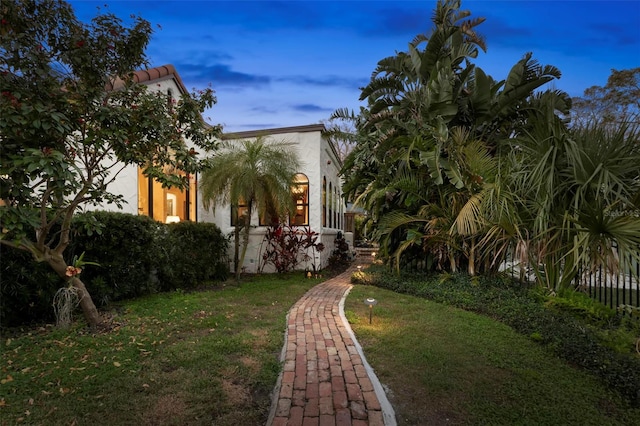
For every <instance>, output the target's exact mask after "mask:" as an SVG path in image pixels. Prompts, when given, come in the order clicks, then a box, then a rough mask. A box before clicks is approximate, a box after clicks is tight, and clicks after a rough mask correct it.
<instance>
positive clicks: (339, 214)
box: [198, 124, 345, 272]
mask: <svg viewBox="0 0 640 426" xmlns="http://www.w3.org/2000/svg"><path fill="white" fill-rule="evenodd" d="M324 131H325V127H324V125H323V124H311V125H306V126H295V127H282V128H275V129H264V130H252V131H247V132H239V133H233V134H227V135H225V136H224V138H225V139H227V140H229V141H241V140H250V139H256V138H263V140H265V141H266V142H267V143H268V142H269V141H274V142H276V141H277V142H288V143H292V144H293V146H294V149H295V150H296V151H297V154H298V158H299V159H300V160H301V164H302V168H301V170H299V171H298V173H297V175H296V178H295V185H294V186H293V187H292V195H293V196H294V198H295V200H296V211H295V214H292V215H291V217H290V219H289V224H290V225H295V226H304V227H309V228H310V229H311V230H312V231H315V232H317V233H318V234H319V237H318V241H319V242H322V243H323V245H324V246H325V247H326V249H325V250H323V251H322V252H319V253H318V252H316V253H313V256H315V258H314V259H312V260H311V261H310V262H308V265H302V264H301V265H300V267H301V268H304V267H305V266H307V267H310V265H314V264H315V265H317V266H318V267H320V268H323V267H324V266H326V264H327V259H328V257H329V256H330V254H331V252H332V251H333V249H334V240H335V238H336V236H337V234H338V232H342V230H343V228H344V210H345V205H344V201H343V198H342V184H341V180H340V177H339V176H338V172H339V170H340V167H341V162H340V157H339V156H338V153H337V151H336V149H335V146H334V145H333V144H332V143H331V141H330V140H329V139H328V138H326V137H325V136H324ZM200 208H201V210H200V212H199V213H198V217H199V218H201V219H200V220H202V221H207V222H213V223H215V224H216V225H218V227H220V229H221V230H222V231H223V232H224V233H227V234H230V233H232V232H233V230H234V220H235V217H236V215H235V212H232V209H231V206H230V205H226V206H218V207H216V209H215V211H216V213H215V215H214V214H213V213H211V212H210V211H205V210H204V208H202V206H201V204H200ZM240 209H242V206H240ZM240 213H241V212H240ZM253 215H254V216H253V217H252V218H251V223H252V224H257V226H256V227H255V228H253V229H252V230H251V237H250V241H249V245H248V248H247V254H246V257H245V261H244V265H243V266H244V269H245V271H246V272H258V271H259V270H260V268H261V267H262V263H261V259H262V250H263V246H264V245H263V240H264V236H265V233H266V231H267V225H268V224H266V223H262V222H261V220H260V218H259V217H258V213H257V212H254V213H253ZM310 254H311V253H310ZM265 271H269V269H268V268H267V269H265Z"/></svg>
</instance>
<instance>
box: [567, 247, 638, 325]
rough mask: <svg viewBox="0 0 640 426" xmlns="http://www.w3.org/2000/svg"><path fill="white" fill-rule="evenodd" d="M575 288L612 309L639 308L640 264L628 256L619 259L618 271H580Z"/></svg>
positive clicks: (602, 269)
mask: <svg viewBox="0 0 640 426" xmlns="http://www.w3.org/2000/svg"><path fill="white" fill-rule="evenodd" d="M574 284H575V286H576V288H579V289H581V290H583V291H584V292H586V293H587V294H589V296H591V297H592V298H594V299H596V300H598V301H599V302H601V303H604V304H605V305H607V306H609V307H610V308H613V309H620V310H622V311H623V312H624V311H625V310H626V309H627V308H629V307H635V308H640V263H638V262H637V261H636V260H635V259H632V258H631V256H629V258H628V259H621V261H620V267H619V270H618V271H616V272H615V273H612V272H608V271H606V270H605V268H603V267H600V268H597V269H595V270H594V269H587V268H584V269H582V270H581V271H580V272H579V274H578V275H577V276H576V278H575V280H574Z"/></svg>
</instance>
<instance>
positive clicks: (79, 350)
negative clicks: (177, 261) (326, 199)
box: [0, 272, 318, 425]
mask: <svg viewBox="0 0 640 426" xmlns="http://www.w3.org/2000/svg"><path fill="white" fill-rule="evenodd" d="M302 275H303V274H302V273H301V272H300V273H297V274H287V275H263V276H255V277H249V278H243V280H242V281H241V283H240V284H239V285H235V281H234V282H233V283H232V285H228V286H223V285H221V284H218V285H217V286H213V287H212V286H210V288H209V289H208V290H205V291H198V292H184V291H174V292H169V293H163V294H156V295H152V296H147V297H142V298H139V299H136V300H131V301H125V302H121V304H118V305H117V307H118V308H117V309H116V310H115V311H113V312H112V314H113V315H114V316H113V319H112V325H113V329H112V330H111V331H109V332H105V333H98V334H94V333H91V332H90V329H89V328H87V327H86V324H85V323H84V322H83V321H79V322H77V323H75V324H74V325H73V326H72V327H71V328H70V329H65V330H63V329H58V328H55V327H53V326H43V327H40V328H34V329H24V330H22V331H20V330H15V332H14V333H10V332H8V331H5V332H4V333H3V339H2V343H1V350H2V360H1V362H0V379H1V384H0V424H3V425H4V424H47V425H55V424H65V425H70V424H75V425H92V424H109V425H131V424H140V425H157V424H163V425H185V424H189V425H212V424H214V425H261V424H264V422H265V421H266V419H267V416H268V411H269V406H270V403H271V399H270V395H269V393H270V392H271V390H272V389H273V387H274V385H275V382H276V378H277V375H278V372H279V370H280V365H279V359H278V358H279V354H280V351H281V349H282V345H283V342H284V330H285V317H286V313H287V311H288V310H289V308H290V307H291V306H292V305H293V303H294V302H295V301H296V300H298V299H299V298H300V297H301V296H302V295H303V294H304V293H305V292H306V291H307V290H308V289H309V288H310V287H311V286H313V285H314V284H317V283H318V280H315V279H305V278H303V276H302ZM212 285H214V284H212Z"/></svg>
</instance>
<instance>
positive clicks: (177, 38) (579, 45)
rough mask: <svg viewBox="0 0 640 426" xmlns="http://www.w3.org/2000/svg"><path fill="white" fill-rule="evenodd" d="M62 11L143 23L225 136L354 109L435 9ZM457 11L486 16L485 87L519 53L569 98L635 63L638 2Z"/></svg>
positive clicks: (363, 4)
mask: <svg viewBox="0 0 640 426" xmlns="http://www.w3.org/2000/svg"><path fill="white" fill-rule="evenodd" d="M70 3H71V4H72V5H73V7H74V9H75V11H76V14H77V15H78V17H79V18H80V19H82V20H83V21H88V20H90V19H91V18H92V17H93V16H95V14H96V12H97V7H101V9H102V10H103V11H104V10H108V11H110V12H112V13H114V14H116V15H118V16H120V17H121V18H123V19H124V20H125V22H126V21H127V20H128V17H129V16H130V15H131V14H136V15H139V16H141V17H143V18H144V19H146V20H148V21H149V22H151V23H152V24H153V26H154V29H155V32H154V35H153V38H152V41H151V43H150V45H149V47H148V49H147V54H148V56H149V59H150V61H151V65H152V66H160V65H164V64H169V63H170V64H173V65H174V66H175V67H176V69H177V71H178V73H179V74H180V76H181V77H182V79H183V81H184V83H185V85H186V86H187V87H188V88H189V89H191V88H201V87H206V86H208V85H209V84H211V86H212V88H213V89H214V90H215V91H216V94H217V97H218V104H217V105H216V106H215V107H214V108H212V109H211V110H209V111H207V112H206V114H205V116H206V118H207V119H208V121H210V122H211V123H220V124H222V125H223V126H224V131H225V132H235V131H243V130H253V129H264V128H272V127H283V126H296V125H305V124H313V123H318V122H320V121H321V120H325V119H327V118H328V117H329V115H330V114H331V112H332V111H334V110H335V109H337V108H350V109H358V107H359V105H360V102H359V101H358V98H359V95H360V90H359V88H360V87H362V86H364V85H365V84H366V83H367V82H368V80H369V77H370V75H371V72H372V71H373V70H374V68H375V66H376V64H377V62H378V61H379V60H380V59H382V58H384V57H387V56H390V55H393V54H394V53H395V52H397V51H406V50H407V44H408V43H409V42H410V41H411V40H412V39H413V38H414V36H415V35H416V34H419V33H427V32H428V31H429V30H430V29H431V27H432V22H431V16H432V12H433V9H434V7H435V4H436V1H435V0H420V1H350V0H344V1H306V0H298V1H243V0H236V1H217V0H209V1H206V0H202V1H162V0H149V1H114V0H102V1H93V0H73V1H70ZM105 5H108V8H107V9H105V7H104V6H105ZM462 9H467V10H470V11H471V12H472V17H485V18H486V21H485V22H484V23H483V24H482V25H480V26H479V27H478V32H480V33H481V34H483V35H484V36H485V37H486V42H487V47H488V49H487V52H486V53H481V54H480V56H479V58H478V59H477V60H476V61H475V63H476V64H477V65H478V66H480V67H481V68H482V69H483V70H484V71H485V72H487V73H488V74H490V75H491V76H492V77H493V78H494V79H496V80H502V79H504V78H505V77H506V75H507V73H508V71H509V69H510V67H511V66H512V65H513V64H515V63H516V62H517V61H518V60H519V59H520V58H522V56H523V55H524V54H525V53H527V52H533V56H534V58H535V59H537V60H538V61H539V62H540V63H541V64H550V65H554V66H556V67H558V68H559V69H560V71H561V72H562V74H563V75H562V78H561V79H560V80H557V81H555V82H554V83H553V85H554V86H553V87H554V88H556V89H560V90H564V91H566V92H568V93H569V94H570V95H571V96H579V95H581V94H582V92H583V91H584V89H586V88H587V87H590V86H593V85H604V84H605V83H606V80H607V77H608V76H609V74H610V71H611V69H612V68H614V69H628V68H635V67H639V66H640V0H622V1H615V0H610V1H591V0H557V1H547V0H511V1H498V0H496V1H493V0H463V1H462Z"/></svg>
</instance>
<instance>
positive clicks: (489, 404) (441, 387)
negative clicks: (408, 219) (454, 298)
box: [345, 285, 640, 425]
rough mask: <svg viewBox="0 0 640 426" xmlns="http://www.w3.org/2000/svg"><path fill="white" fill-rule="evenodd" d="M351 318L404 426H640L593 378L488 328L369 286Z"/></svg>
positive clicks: (472, 317)
mask: <svg viewBox="0 0 640 426" xmlns="http://www.w3.org/2000/svg"><path fill="white" fill-rule="evenodd" d="M368 297H373V298H375V299H377V300H378V301H379V303H378V305H377V306H375V308H374V311H373V322H372V324H371V325H370V324H369V317H368V315H369V312H368V308H367V307H366V306H365V305H364V303H363V300H364V299H365V298H368ZM345 311H346V315H347V318H348V319H349V321H350V323H351V326H352V328H353V330H354V332H355V334H356V336H357V338H358V341H359V342H360V343H361V345H362V346H363V349H364V353H365V355H366V357H367V359H368V361H369V363H370V364H371V365H372V367H373V368H374V370H375V371H376V373H377V375H378V377H379V379H380V381H381V382H382V383H383V384H385V385H387V386H388V387H389V388H390V391H391V392H390V400H391V403H392V405H393V406H394V408H395V410H396V417H397V420H398V424H400V425H430V424H434V425H441V424H460V425H489V424H490V425H515V424H518V425H640V409H637V408H636V409H632V408H629V407H628V406H627V405H626V404H625V403H624V402H623V400H622V399H621V398H620V397H619V396H618V395H617V394H615V393H614V392H612V391H611V390H609V389H608V388H606V387H605V386H604V385H603V384H601V383H600V382H599V381H598V380H597V378H595V377H594V376H593V375H591V374H589V373H586V372H584V371H580V370H577V369H575V368H572V367H571V366H569V365H567V364H566V363H565V362H564V361H562V360H560V359H558V358H556V357H554V356H553V355H551V354H550V352H548V351H547V350H545V349H544V348H543V347H541V346H540V345H539V344H537V343H535V342H533V341H532V340H531V339H529V338H527V337H524V336H522V335H519V334H517V333H516V332H514V331H513V330H512V329H511V328H509V327H507V326H505V325H503V324H501V323H498V322H496V321H494V320H492V319H490V318H487V317H484V316H480V315H477V314H474V313H470V312H467V311H464V310H460V309H457V308H454V307H451V306H446V305H442V304H438V303H434V302H430V301H428V300H425V299H421V298H417V297H413V296H408V295H402V294H398V293H394V292H391V291H388V290H384V289H380V288H377V287H373V286H362V285H358V286H355V287H354V288H353V290H352V291H351V293H350V295H349V297H348V299H347V302H346V304H345Z"/></svg>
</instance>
